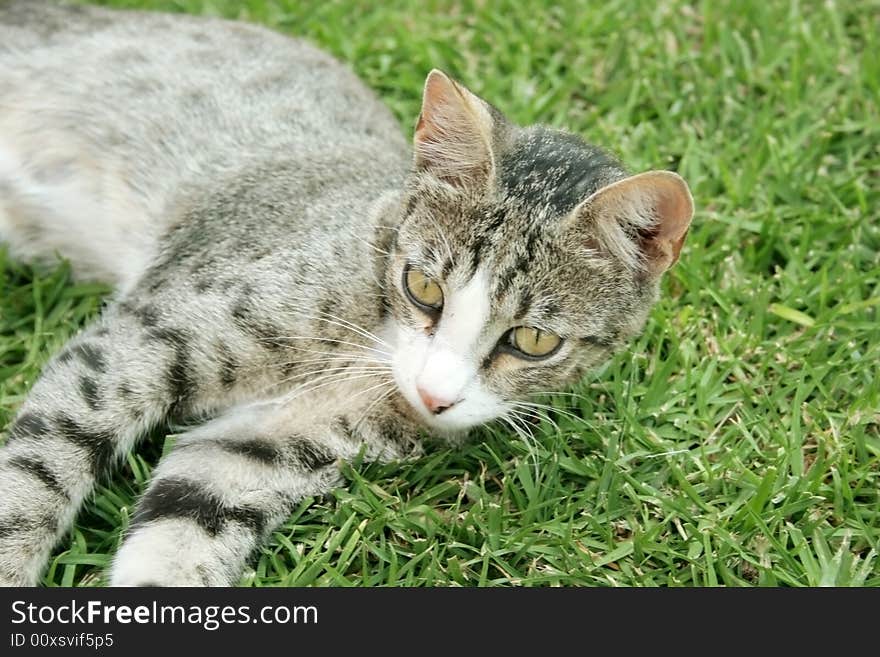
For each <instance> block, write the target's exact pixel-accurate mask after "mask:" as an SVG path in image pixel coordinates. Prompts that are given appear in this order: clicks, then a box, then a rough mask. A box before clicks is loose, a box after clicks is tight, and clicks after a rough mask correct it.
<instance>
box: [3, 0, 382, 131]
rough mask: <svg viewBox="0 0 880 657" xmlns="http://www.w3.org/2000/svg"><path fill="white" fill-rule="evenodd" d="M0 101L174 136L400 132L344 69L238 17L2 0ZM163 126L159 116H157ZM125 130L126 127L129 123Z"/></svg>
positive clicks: (318, 52)
mask: <svg viewBox="0 0 880 657" xmlns="http://www.w3.org/2000/svg"><path fill="white" fill-rule="evenodd" d="M0 73H2V76H3V84H4V86H5V87H6V88H4V89H3V91H4V94H3V96H4V97H6V98H9V97H10V96H8V95H7V93H6V92H8V91H22V92H24V93H25V95H26V96H30V94H31V93H35V92H37V91H40V92H42V93H43V102H42V103H39V104H38V101H37V100H36V99H32V98H29V97H25V98H22V97H21V96H18V97H16V99H17V101H18V102H16V105H17V106H20V107H23V103H22V102H21V101H24V104H27V103H30V108H31V109H34V110H42V111H46V110H49V109H52V107H51V104H52V102H51V101H54V100H56V99H58V100H61V99H63V100H64V101H66V104H67V105H68V106H70V108H71V110H72V109H73V107H76V108H77V109H78V110H79V111H87V112H92V113H93V115H94V116H101V117H102V118H109V119H111V120H112V119H113V117H114V116H115V117H118V119H120V120H128V119H132V118H135V119H139V120H138V121H137V123H141V122H146V123H152V124H154V126H158V124H159V123H160V122H161V123H162V124H164V126H165V127H166V128H167V129H168V130H171V129H172V128H173V127H174V126H177V127H178V128H180V127H183V126H184V125H187V126H196V125H200V126H201V127H202V132H207V131H208V128H210V127H214V126H216V127H218V128H220V127H225V128H226V130H225V132H226V133H227V134H228V133H230V132H231V133H232V134H233V135H244V134H247V135H248V136H251V137H254V136H256V135H257V134H261V133H262V134H263V135H264V136H265V137H267V138H268V137H271V136H274V137H275V138H276V139H288V140H297V141H316V142H317V141H324V142H325V143H326V138H327V137H333V136H334V135H335V136H336V137H335V139H336V140H338V141H343V135H344V136H345V137H348V138H350V137H351V136H353V135H355V136H356V135H358V134H364V135H367V136H369V135H373V134H377V133H380V132H383V131H390V132H393V133H395V134H396V133H398V132H399V128H398V126H397V125H396V123H395V122H394V120H393V118H392V117H391V115H390V113H389V112H388V110H387V109H386V108H385V107H384V105H382V103H380V102H379V101H378V100H377V98H376V97H375V96H374V94H372V93H371V92H370V91H369V90H368V89H367V88H366V87H365V85H363V83H361V82H360V81H359V80H358V79H357V77H356V76H354V75H353V74H352V73H351V71H349V69H348V68H347V67H345V66H344V65H342V64H340V63H339V62H337V61H336V60H335V59H334V58H333V57H331V56H330V55H328V54H327V53H325V52H323V51H321V50H319V49H317V48H315V47H314V46H312V45H310V44H308V43H306V42H304V41H302V40H299V39H295V38H292V37H288V36H285V35H281V34H279V33H276V32H274V31H272V30H269V29H267V28H264V27H261V26H257V25H252V24H248V23H244V22H235V21H227V20H222V19H214V18H207V17H198V16H189V15H184V14H162V13H157V12H140V11H118V10H106V9H103V8H99V7H91V6H77V5H73V6H65V5H57V4H55V3H52V2H44V1H43V0H6V1H4V0H0ZM163 119H164V120H163ZM129 127H131V126H130V125H129Z"/></svg>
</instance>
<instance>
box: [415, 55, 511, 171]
mask: <svg viewBox="0 0 880 657" xmlns="http://www.w3.org/2000/svg"><path fill="white" fill-rule="evenodd" d="M492 129H493V118H492V113H491V111H490V107H489V105H488V104H487V103H485V102H484V101H483V100H482V99H481V98H479V97H478V96H476V95H474V94H472V93H471V92H470V91H468V90H467V89H466V88H465V87H464V86H462V85H460V84H459V83H457V82H456V81H455V80H453V79H452V78H450V77H449V76H448V75H446V74H445V73H443V72H442V71H438V70H437V69H434V70H433V71H431V72H430V73H429V74H428V79H427V80H426V81H425V92H424V95H423V98H422V111H421V114H419V120H418V123H416V130H415V136H414V146H415V166H416V170H418V171H425V172H428V173H431V174H433V175H434V176H436V177H437V178H439V179H440V180H443V181H444V182H447V183H449V184H450V185H452V186H454V187H459V188H465V187H470V188H473V187H476V186H481V185H484V184H486V182H487V181H488V180H489V179H490V177H491V175H492V172H493V170H494V166H495V165H494V162H493V159H492V145H491V144H492Z"/></svg>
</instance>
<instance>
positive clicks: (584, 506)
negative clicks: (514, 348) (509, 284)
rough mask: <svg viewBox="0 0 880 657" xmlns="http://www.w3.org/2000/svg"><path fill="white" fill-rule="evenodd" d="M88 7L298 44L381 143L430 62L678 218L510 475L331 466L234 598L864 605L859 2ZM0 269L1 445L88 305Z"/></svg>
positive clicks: (473, 456) (473, 460)
mask: <svg viewBox="0 0 880 657" xmlns="http://www.w3.org/2000/svg"><path fill="white" fill-rule="evenodd" d="M104 4H112V5H119V6H142V7H149V8H153V9H164V10H172V11H190V12H194V13H210V14H216V15H223V16H227V17H236V18H242V19H246V20H252V21H256V22H260V23H265V24H267V25H270V26H273V27H275V28H277V29H279V30H281V31H284V32H287V33H290V34H297V35H304V36H307V37H309V38H310V39H312V40H314V41H315V42H317V43H319V44H321V45H322V46H323V47H325V48H326V49H328V50H330V51H331V52H333V53H335V54H336V55H337V56H339V57H340V58H342V59H344V60H346V61H348V62H350V64H351V65H352V66H353V67H354V69H355V70H356V71H357V72H358V74H359V75H361V76H362V78H363V79H364V80H366V82H367V83H368V84H370V85H371V86H372V87H374V88H375V89H377V90H378V92H379V93H380V94H381V95H382V96H383V97H384V98H385V99H386V100H387V102H388V103H389V105H390V106H391V107H392V108H393V110H394V111H395V113H396V114H397V116H398V117H400V119H401V121H402V123H403V125H404V126H406V128H407V129H410V126H412V124H413V119H414V117H415V116H416V114H417V112H418V104H419V95H420V92H421V87H422V83H423V79H424V76H425V74H426V72H427V71H428V70H429V69H430V68H432V67H435V66H436V67H440V68H443V69H445V70H447V71H449V72H450V73H452V74H453V75H455V76H457V77H459V78H460V79H462V80H463V81H464V82H465V83H466V84H468V85H469V86H470V87H471V88H472V89H473V90H474V91H476V92H477V93H480V94H481V95H483V96H484V97H486V98H488V99H489V100H491V101H492V102H493V103H494V104H496V105H498V106H499V107H500V108H502V109H503V110H504V111H505V112H506V113H507V114H508V116H510V117H511V118H512V119H514V120H516V121H518V122H520V123H528V122H534V121H541V122H544V123H549V124H554V125H559V126H566V127H568V128H570V129H572V130H575V131H577V132H579V133H581V134H583V135H584V136H585V137H587V138H588V139H589V140H591V141H594V142H596V143H599V144H602V145H606V146H608V147H611V148H612V149H613V150H615V151H616V152H618V153H619V154H620V155H621V156H622V158H623V159H624V161H625V162H627V163H629V164H630V165H631V167H632V168H633V169H634V170H644V169H649V168H669V169H674V170H677V171H679V172H680V173H681V174H682V175H683V176H684V177H685V178H686V179H687V180H688V181H689V182H690V184H691V187H692V189H693V192H694V196H695V198H696V202H697V208H698V212H697V215H696V219H695V222H694V226H693V228H692V231H691V234H690V237H689V238H688V243H687V246H686V248H685V250H684V254H683V257H682V260H681V262H680V264H679V265H677V267H676V268H675V269H674V271H673V272H672V273H671V274H670V275H668V276H667V278H666V281H665V284H664V297H663V300H662V302H661V303H660V304H659V305H658V306H657V308H656V309H655V311H654V313H653V315H652V318H651V321H650V323H649V325H648V327H647V329H646V331H645V333H644V335H643V336H642V337H641V338H640V339H639V340H637V341H636V342H635V343H634V344H633V345H632V349H631V350H629V351H627V352H626V353H622V354H620V355H619V356H618V357H616V358H615V359H614V360H613V361H611V362H610V363H609V364H608V365H607V367H605V368H604V369H603V371H601V372H598V373H596V375H595V376H594V377H591V378H590V379H589V380H587V381H584V382H583V383H582V384H581V385H580V386H578V388H577V389H576V390H575V391H574V392H575V393H578V394H579V395H580V396H579V397H571V396H564V395H560V396H558V397H557V398H555V399H554V400H553V404H554V405H555V406H556V407H557V408H558V409H559V411H558V412H557V413H554V415H553V418H552V419H553V420H554V421H555V424H556V426H554V425H553V424H551V423H549V422H545V423H544V424H543V425H541V426H539V427H536V435H537V436H538V447H537V461H538V464H539V467H538V470H537V476H536V474H535V472H536V470H535V460H534V458H533V456H532V455H531V454H530V452H529V448H527V447H526V446H525V445H524V444H523V443H522V442H521V441H519V440H517V439H515V438H513V437H511V436H510V435H509V434H508V433H506V432H505V431H502V430H500V429H495V428H489V429H486V430H484V431H483V432H481V433H480V434H479V435H478V436H477V440H476V441H475V442H474V443H473V444H472V445H471V446H469V447H467V448H465V449H463V450H461V451H448V450H445V449H441V448H436V449H433V450H431V451H430V452H429V454H428V455H427V456H425V457H424V458H422V459H421V460H418V461H416V462H415V463H413V464H410V465H407V466H405V467H391V466H389V467H378V466H369V467H354V468H352V469H351V470H350V471H349V472H348V477H349V479H350V486H349V487H348V488H347V489H344V490H339V491H337V492H336V493H335V494H334V495H332V496H330V497H328V498H326V499H320V500H306V501H304V502H303V503H302V505H301V506H300V508H299V509H298V510H297V511H296V513H295V514H294V515H293V516H292V517H291V518H290V520H289V521H288V522H287V523H285V524H284V526H283V527H281V528H280V529H279V530H278V531H276V532H275V533H274V534H273V536H272V541H271V543H270V544H269V545H268V546H267V547H265V548H264V549H262V550H261V551H260V552H259V554H258V555H257V558H256V560H255V562H254V567H253V569H252V570H250V571H249V572H248V573H247V574H246V575H245V577H244V579H243V583H246V584H249V585H254V586H268V585H279V584H299V585H312V584H314V585H333V586H351V585H353V586H373V585H416V586H420V585H464V586H478V585H479V586H481V585H502V584H503V585H508V584H517V585H529V586H533V585H605V586H658V585H662V586H665V585H669V586H683V585H684V586H691V585H708V586H714V585H730V586H750V585H786V586H789V585H790V586H807V585H812V586H815V585H820V584H834V585H862V586H877V585H880V558H878V557H877V552H878V551H880V545H878V544H880V411H878V409H880V403H878V400H880V371H878V370H880V367H878V365H880V324H878V307H880V257H878V251H880V228H878V216H877V213H878V211H877V208H878V207H880V191H878V188H880V175H878V171H880V115H878V98H880V63H878V62H880V58H878V57H877V56H876V53H878V52H880V36H878V35H880V11H878V9H880V4H878V3H877V2H869V1H867V0H865V1H863V2H857V1H853V2H820V1H805V0H804V1H801V2H794V1H793V2H783V1H780V2H762V1H759V0H748V1H745V2H733V1H732V0H723V1H720V2H709V1H704V2H696V3H690V2H687V3H685V2H662V3H657V4H656V6H655V3H642V2H636V1H635V0H633V1H632V2H624V1H621V0H609V1H608V2H601V3H600V2H593V3H589V4H588V3H575V2H563V3H556V2H554V3H549V2H548V3H546V6H545V7H542V6H539V3H527V2H519V1H517V0H505V1H504V2H492V3H489V2H481V1H477V0H475V1H471V2H427V3H413V4H410V3H407V2H400V1H392V2H384V3H381V6H380V3H376V5H377V6H376V7H375V8H373V9H370V10H365V9H362V8H360V7H362V5H363V4H364V3H355V2H324V1H323V0H318V1H310V2H292V1H290V2H267V1H264V0H249V1H247V2H228V1H222V0H215V1H204V2H202V1H197V0H192V1H189V0H178V1H170V0H169V1H160V0H155V1H149V2H132V1H129V2H124V1H114V2H105V3H104ZM871 53H874V55H872V54H871ZM0 265H2V267H0V426H5V425H6V424H7V423H8V421H9V420H10V419H11V417H12V415H13V413H14V412H15V409H16V408H17V407H18V405H19V404H20V403H21V401H22V399H23V398H24V395H25V394H26V392H27V389H28V386H29V385H30V383H31V382H32V381H33V380H34V378H35V377H36V376H37V374H38V372H39V370H40V367H41V365H42V364H43V363H44V362H45V361H46V359H47V358H48V357H49V355H50V354H51V353H52V352H53V351H55V350H56V349H57V348H58V347H59V346H60V345H61V344H62V343H63V342H64V341H65V339H67V338H68V337H69V336H70V335H72V334H73V333H74V332H75V331H76V330H77V329H78V327H80V326H82V325H83V323H85V322H86V321H87V320H88V319H89V318H90V317H93V316H94V315H95V314H96V313H97V312H98V310H99V308H100V304H101V294H102V290H101V289H100V288H97V287H94V286H87V285H72V284H70V283H69V282H68V275H67V273H68V272H67V270H66V268H65V267H64V266H63V265H61V266H60V267H59V269H58V270H56V271H54V272H51V273H37V272H34V271H32V270H30V269H29V268H27V267H23V266H21V265H17V264H13V263H11V262H8V261H4V262H2V263H0ZM579 418H584V419H582V420H581V419H579ZM161 438H162V437H161V436H159V437H158V439H157V440H156V441H154V442H153V443H151V444H149V445H146V446H145V447H144V448H143V449H141V450H140V451H139V452H138V453H137V454H136V455H133V456H132V457H130V458H129V460H128V465H127V467H126V468H125V471H124V472H122V473H120V475H119V476H118V477H117V478H115V479H113V480H112V481H111V482H108V483H107V484H106V485H104V486H102V487H101V488H100V489H99V491H98V493H97V495H96V496H95V498H94V500H93V501H92V502H90V503H89V505H88V509H87V511H86V512H85V513H83V514H82V515H81V516H80V518H79V520H78V523H77V525H76V528H75V530H74V531H73V533H72V534H71V536H70V537H69V538H67V539H65V541H64V543H63V544H62V545H61V546H60V547H59V548H58V550H57V551H56V554H55V556H54V557H53V560H52V562H51V564H50V568H49V570H48V572H47V574H46V577H45V582H46V583H47V584H49V585H59V584H63V585H70V584H81V585H94V584H97V583H100V582H101V579H100V577H101V574H100V573H101V569H102V568H103V567H105V566H106V565H107V564H108V563H109V560H110V558H111V556H112V554H113V552H114V550H115V549H116V547H117V545H118V544H119V540H120V533H121V531H123V530H124V528H125V527H126V525H127V523H128V520H129V518H130V515H131V509H132V506H133V504H134V500H135V496H136V495H137V493H139V492H140V491H142V490H143V488H144V485H145V482H146V480H147V478H148V477H149V471H150V467H151V465H152V464H153V463H155V460H156V458H157V457H158V455H159V453H160V452H161V450H162V449H163V444H162V439H161Z"/></svg>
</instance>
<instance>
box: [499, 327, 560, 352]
mask: <svg viewBox="0 0 880 657" xmlns="http://www.w3.org/2000/svg"><path fill="white" fill-rule="evenodd" d="M508 335H509V336H510V337H509V338H508V340H509V342H510V346H511V347H513V348H514V349H516V350H517V351H519V352H521V353H522V354H525V355H526V356H527V357H529V358H547V357H548V356H551V355H552V354H554V353H556V350H557V349H559V346H560V345H561V344H562V338H560V337H559V336H558V335H556V334H555V333H549V332H548V331H542V330H541V329H536V328H533V327H531V326H520V327H517V328H515V329H512V330H511V331H510V333H509V334H508Z"/></svg>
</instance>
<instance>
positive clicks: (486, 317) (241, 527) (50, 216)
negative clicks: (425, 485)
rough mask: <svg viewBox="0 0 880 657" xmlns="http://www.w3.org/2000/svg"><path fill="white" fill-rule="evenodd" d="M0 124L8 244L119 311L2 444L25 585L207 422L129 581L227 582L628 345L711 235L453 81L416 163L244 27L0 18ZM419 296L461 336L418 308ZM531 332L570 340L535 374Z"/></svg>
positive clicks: (3, 545)
mask: <svg viewBox="0 0 880 657" xmlns="http://www.w3.org/2000/svg"><path fill="white" fill-rule="evenodd" d="M0 99H2V100H0V239H2V240H3V241H4V242H6V243H8V245H9V247H10V249H11V252H12V253H13V254H15V255H18V256H20V257H23V258H32V259H33V258H35V259H45V258H50V259H51V257H52V256H53V254H54V253H55V252H60V253H62V254H64V255H65V256H66V257H68V258H69V259H70V260H71V262H72V264H73V266H74V270H75V271H76V272H77V274H78V275H79V276H83V277H93V278H99V279H101V280H106V281H110V282H112V283H114V284H115V285H116V287H117V293H116V294H115V296H114V298H113V299H112V300H111V301H110V302H109V303H108V305H107V308H106V309H105V310H104V312H103V313H102V315H101V317H100V319H98V320H97V321H96V322H95V323H94V324H93V325H92V326H90V327H88V328H86V329H85V330H84V331H83V332H82V333H80V334H79V335H78V336H77V337H76V338H75V339H74V340H72V341H71V343H70V344H68V345H67V346H66V347H65V349H64V350H63V351H62V352H61V353H60V354H57V355H56V356H55V357H54V358H53V359H52V360H51V362H50V363H49V364H48V365H47V366H46V368H45V370H44V372H43V375H42V376H41V378H40V379H39V380H38V381H37V382H36V383H35V384H34V386H33V389H32V391H31V393H30V395H29V397H28V398H27V400H26V401H25V402H24V404H23V405H22V407H21V409H20V410H19V412H18V415H17V417H16V419H15V421H14V422H13V423H12V424H11V425H10V426H9V427H8V429H7V432H6V442H7V444H6V445H5V446H4V447H3V448H2V449H0V582H3V583H7V584H34V583H36V582H37V581H38V580H39V577H40V573H41V570H42V568H43V566H44V565H45V561H46V559H47V557H48V555H49V552H50V550H51V549H52V546H53V545H54V544H55V542H56V541H57V540H58V539H59V537H60V536H62V535H63V534H64V533H65V532H66V531H67V529H68V528H69V526H70V524H71V523H72V521H73V518H74V516H75V514H76V513H77V510H78V509H79V507H80V505H81V503H82V501H83V499H84V498H85V497H86V496H87V495H89V494H90V492H91V491H92V489H93V487H94V484H95V482H96V481H97V480H98V479H99V478H101V477H103V476H105V474H106V473H107V472H108V471H109V470H110V469H111V468H112V467H113V466H114V465H115V464H116V463H118V461H119V459H120V457H121V456H122V455H123V454H125V453H126V452H127V451H128V450H130V449H131V448H132V446H133V445H135V444H136V442H137V441H138V440H139V439H140V438H142V437H143V436H144V435H145V434H146V433H147V432H148V431H149V430H150V429H151V428H153V427H156V426H159V425H161V424H163V423H165V422H168V421H171V420H178V421H179V420H185V419H187V418H194V417H202V418H203V417H206V416H207V417H210V418H212V419H210V420H208V421H207V422H205V423H204V424H202V425H201V426H199V427H197V428H195V429H193V430H191V431H189V432H187V433H186V434H184V435H182V436H181V437H180V439H179V440H178V442H177V444H176V446H175V448H174V450H173V451H172V453H170V454H169V455H167V456H166V457H165V458H164V459H163V460H162V461H161V463H160V464H159V466H158V467H157V468H156V470H155V471H154V475H153V479H152V482H151V484H150V486H149V489H148V490H147V492H146V493H145V495H144V498H143V499H142V500H141V501H140V503H139V506H138V510H137V513H136V515H135V518H134V521H133V523H132V527H131V529H130V530H129V532H128V535H127V536H126V538H125V540H124V542H123V544H122V546H121V548H120V549H119V551H118V553H117V555H116V557H115V560H114V565H113V569H112V572H111V574H110V581H111V582H112V583H114V584H126V585H136V584H162V585H172V584H190V585H222V584H230V583H234V582H236V581H237V579H238V577H239V576H240V573H241V570H242V568H243V565H244V563H245V560H246V559H247V557H248V555H249V554H250V553H251V552H252V551H253V550H254V548H255V547H257V546H258V545H259V543H260V541H261V540H263V539H264V537H265V536H266V534H267V533H268V532H269V531H271V530H272V528H273V527H275V526H276V525H277V524H278V523H280V522H281V521H283V520H284V518H285V517H286V516H287V515H288V514H289V513H290V511H291V509H292V508H293V507H294V506H295V505H296V504H297V502H298V500H300V499H301V498H302V497H303V496H307V495H314V494H319V493H321V492H324V491H327V490H328V489H330V488H331V487H332V486H334V485H336V484H337V483H338V480H339V476H338V465H337V464H338V462H339V460H340V459H349V458H353V457H355V456H357V455H358V454H365V455H366V457H367V458H370V459H383V460H387V459H395V458H400V457H403V456H405V455H407V454H410V453H411V452H412V451H413V450H415V449H418V447H419V437H420V435H422V433H423V432H425V431H426V430H427V431H430V432H434V433H438V434H441V435H446V436H449V437H450V438H453V437H457V436H460V435H462V433H463V432H464V431H465V430H466V429H468V428H470V427H472V426H475V425H477V424H480V423H482V422H486V421H490V420H493V419H496V418H498V417H500V416H502V415H504V414H506V413H509V412H511V411H512V410H514V409H515V408H516V407H515V406H514V404H516V403H518V402H519V401H522V400H525V399H527V398H528V395H529V393H531V392H533V391H536V390H548V389H554V388H560V387H563V386H565V385H567V384H570V383H571V382H573V381H575V380H577V378H578V377H579V376H581V375H582V373H583V372H584V371H586V369H587V368H589V367H591V366H593V365H595V364H596V363H598V362H600V361H601V360H603V359H605V358H607V356H608V355H609V354H610V353H611V352H612V351H613V350H614V349H615V348H618V347H620V346H622V345H624V344H625V343H626V341H627V340H628V339H629V338H630V337H632V336H633V335H634V334H636V333H637V332H638V331H639V330H640V329H641V327H642V325H643V323H644V321H645V318H646V316H647V313H648V311H649V309H650V307H651V305H652V303H653V302H654V300H655V298H656V295H657V289H658V281H659V278H660V275H661V274H662V272H663V271H664V270H665V269H666V268H668V267H669V266H670V265H671V264H672V263H674V262H675V260H676V259H677V257H678V254H679V251H680V249H681V246H682V243H683V241H684V237H685V235H686V232H687V227H688V224H689V221H690V218H691V214H692V205H691V200H690V195H689V193H688V191H687V186H686V185H685V184H684V182H683V181H682V180H681V179H680V178H678V177H677V176H675V175H674V174H671V173H665V172H653V173H648V174H642V175H641V176H632V177H628V175H627V173H626V172H625V171H624V169H623V167H622V166H621V165H620V163H618V162H617V161H616V160H615V159H614V158H613V157H611V156H609V155H608V154H606V153H605V152H604V151H602V150H600V149H597V148H594V147H591V146H588V145H586V144H584V143H583V142H582V141H581V140H580V139H579V138H577V137H574V136H572V135H568V134H565V133H562V132H558V131H555V130H550V129H547V128H543V127H531V128H520V127H517V126H515V125H513V124H512V123H510V122H509V121H507V120H506V119H505V118H504V116H503V115H502V114H501V113H500V112H499V111H498V110H496V109H495V108H493V107H491V106H490V105H488V104H486V103H485V102H484V101H482V100H480V99H479V98H477V97H476V96H474V95H473V94H471V93H470V92H468V91H467V90H466V89H464V87H462V86H460V85H458V84H457V83H455V82H453V81H452V80H450V79H449V78H447V77H446V76H445V75H443V74H441V73H439V72H436V71H435V72H433V73H432V74H431V75H430V76H429V77H428V81H427V83H426V87H425V96H424V101H423V109H422V114H421V116H420V119H419V122H418V125H417V128H416V134H415V155H414V156H413V155H412V154H411V151H410V149H409V148H408V147H407V146H406V144H405V141H404V140H403V138H402V136H401V132H400V129H399V127H398V126H397V125H396V123H395V121H394V120H393V119H392V117H391V115H390V113H389V112H388V111H387V110H386V109H385V108H384V107H383V106H382V105H381V104H380V103H379V102H378V101H377V100H376V99H375V97H374V96H373V94H372V93H371V92H369V91H368V90H367V89H366V88H365V87H364V86H363V84H361V83H360V82H359V81H358V80H357V79H356V78H355V77H354V76H353V75H352V74H351V73H350V72H349V71H348V70H347V69H346V68H344V67H343V66H341V65H340V64H338V63H337V62H335V61H334V60H333V59H331V58H330V57H329V56H327V55H326V54H323V53H321V52H319V51H317V50H315V49H314V48H312V47H310V46H308V45H306V44H304V43H302V42H300V41H296V40H293V39H289V38H285V37H283V36H280V35H277V34H274V33H272V32H269V31H267V30H265V29H262V28H258V27H254V26H249V25H243V24H238V23H230V22H225V21H218V20H207V19H200V18H193V17H185V16H166V15H158V14H149V13H126V12H109V11H105V10H101V9H96V8H88V7H59V6H55V5H51V4H47V3H44V2H31V1H20V0H18V1H16V0H13V1H12V2H9V1H6V2H4V1H3V0H0ZM406 267H416V268H418V269H419V270H420V271H421V272H424V274H426V275H427V276H430V277H431V278H432V279H434V280H435V281H437V282H438V283H439V284H440V285H441V286H442V288H443V294H444V305H443V309H442V313H439V314H437V316H429V315H428V314H426V313H425V312H424V311H422V310H419V309H418V308H417V307H416V306H415V305H414V304H413V303H412V302H411V300H410V299H408V298H407V295H406V293H405V291H404V290H403V288H402V286H403V283H402V279H403V276H404V271H405V268H406ZM517 326H529V327H536V328H540V329H541V330H543V331H546V332H550V333H553V334H556V335H559V336H561V337H562V338H563V341H562V343H561V346H560V347H559V349H558V350H557V351H555V352H554V353H553V354H552V355H550V356H548V357H547V358H545V359H543V360H530V359H527V358H523V357H522V355H521V354H519V355H518V354H517V353H516V350H513V349H511V348H510V346H509V345H508V343H507V342H505V336H506V335H508V331H509V330H510V329H511V328H513V327H517ZM426 399H430V400H445V401H443V403H442V405H439V402H438V405H439V408H440V409H441V410H436V409H435V410H432V408H433V407H430V405H429V404H428V402H427V401H426Z"/></svg>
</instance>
